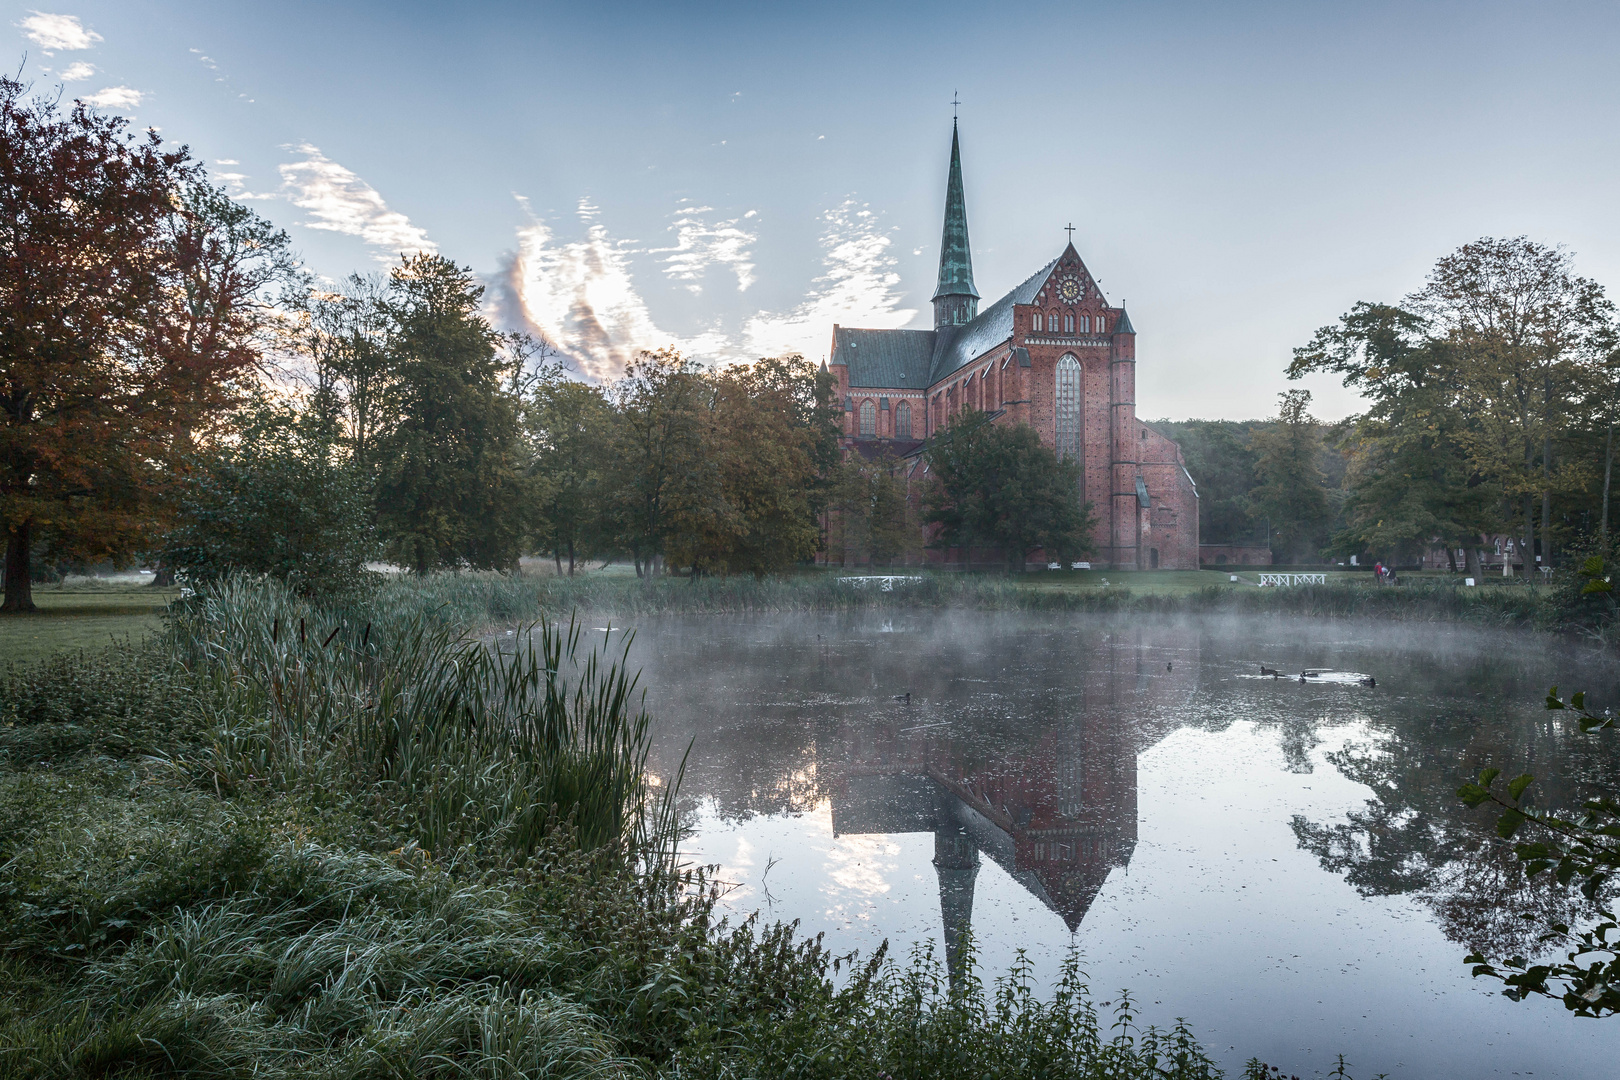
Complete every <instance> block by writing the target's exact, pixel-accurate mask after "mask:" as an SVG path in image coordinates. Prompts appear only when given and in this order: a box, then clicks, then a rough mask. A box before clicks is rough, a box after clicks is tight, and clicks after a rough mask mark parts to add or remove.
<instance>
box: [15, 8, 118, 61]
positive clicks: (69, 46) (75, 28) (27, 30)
mask: <svg viewBox="0 0 1620 1080" xmlns="http://www.w3.org/2000/svg"><path fill="white" fill-rule="evenodd" d="M16 25H17V26H18V27H19V28H20V29H21V30H22V32H23V35H24V36H25V37H27V38H28V40H29V41H32V42H33V43H34V44H35V45H38V46H39V47H40V48H42V49H44V50H45V55H46V56H49V55H51V54H52V53H54V52H56V51H57V50H59V49H61V50H67V51H71V50H73V49H88V48H90V47H91V46H92V45H94V44H95V43H96V42H98V41H100V40H101V35H100V34H98V33H96V32H95V31H94V30H86V29H85V28H84V24H83V23H81V22H80V21H79V17H78V16H77V15H47V14H46V13H45V12H43V11H36V12H34V13H33V14H32V15H30V16H28V18H26V19H24V20H22V21H21V22H19V23H17V24H16Z"/></svg>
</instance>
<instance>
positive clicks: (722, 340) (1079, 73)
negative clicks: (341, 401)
mask: <svg viewBox="0 0 1620 1080" xmlns="http://www.w3.org/2000/svg"><path fill="white" fill-rule="evenodd" d="M41 2H44V3H47V4H48V5H49V6H44V7H34V6H31V5H30V4H26V3H25V4H16V3H12V2H10V0H0V35H6V34H9V35H10V37H9V42H3V43H0V44H9V46H10V49H11V53H12V56H13V61H12V63H13V65H14V66H13V68H12V70H20V71H21V72H22V77H23V78H24V79H25V80H28V81H31V82H32V83H33V84H34V86H35V88H36V89H37V90H40V91H43V92H51V93H54V92H55V90H56V88H57V87H58V86H61V87H62V88H63V92H64V94H65V96H67V97H77V98H82V99H84V100H86V101H89V102H92V103H93V104H96V105H97V106H98V107H101V108H103V109H106V110H109V111H113V112H117V113H119V114H122V115H125V116H128V117H130V118H131V119H132V120H133V121H134V122H135V123H136V124H138V125H139V126H141V127H148V126H150V127H156V128H157V129H158V130H159V131H160V133H161V134H162V135H163V137H164V138H165V139H167V140H170V141H173V142H179V143H184V144H186V145H188V146H189V147H190V148H191V150H192V152H193V153H194V154H195V156H196V157H197V158H198V159H199V160H201V161H204V162H205V163H206V164H207V166H208V169H209V171H210V174H211V175H212V176H213V178H214V180H215V181H216V182H217V183H220V184H222V185H225V186H226V187H227V188H228V189H229V190H230V191H231V192H232V193H233V194H234V195H235V196H236V197H238V198H240V199H242V200H244V201H246V202H247V203H248V204H249V205H251V206H253V207H254V208H255V209H256V210H257V211H258V212H259V213H261V214H263V215H264V216H265V217H267V218H269V219H270V220H272V221H274V222H276V223H277V224H278V225H281V226H282V227H284V228H285V229H286V230H287V231H288V233H289V234H290V235H291V237H292V239H293V243H294V246H295V247H296V249H297V250H298V251H299V252H300V253H301V255H302V257H303V258H304V260H305V262H306V264H307V265H308V266H309V267H310V268H311V269H312V270H313V271H314V272H316V273H317V274H319V275H322V276H324V277H327V278H330V279H333V280H338V279H341V278H343V277H345V276H347V275H348V274H350V273H353V272H357V271H358V272H362V273H380V272H384V271H386V269H387V266H388V265H389V264H390V263H391V262H393V261H395V260H397V258H398V257H399V255H400V253H401V252H402V251H415V250H427V251H436V252H439V253H441V254H443V255H446V256H448V257H451V258H454V259H455V260H456V261H458V262H459V263H462V264H464V265H468V266H471V267H472V268H473V269H474V270H475V271H477V272H478V273H479V274H480V275H482V277H483V278H484V280H485V281H486V282H487V284H488V286H489V289H488V298H489V301H490V305H491V311H492V314H493V316H494V317H495V318H497V319H498V320H499V321H500V322H501V323H502V325H503V326H505V327H507V328H512V329H526V330H529V331H531V332H534V333H538V334H542V335H544V336H545V337H546V338H547V339H549V340H551V341H552V342H553V343H555V344H556V345H557V346H558V347H559V348H561V349H562V350H563V351H564V353H565V354H566V355H567V356H568V357H569V358H570V359H571V360H572V361H573V363H574V365H575V368H576V370H577V371H578V372H579V373H580V374H581V375H582V376H585V377H590V378H596V379H605V378H611V377H612V376H613V375H614V374H615V373H616V372H617V371H618V370H620V368H621V367H622V365H623V363H624V362H625V360H626V359H627V358H629V357H632V356H634V354H635V352H636V351H637V350H639V349H644V348H656V347H659V346H662V345H675V346H677V347H680V348H682V349H684V350H686V351H687V352H688V353H689V354H690V355H692V356H694V357H697V358H698V359H700V360H704V361H712V362H728V361H732V360H737V359H749V358H753V357H757V356H764V355H778V354H781V353H784V352H789V351H796V352H802V353H803V354H804V355H806V356H807V357H810V358H811V359H813V360H817V361H819V360H821V359H823V358H824V357H825V355H826V352H827V348H828V343H829V341H830V338H831V333H832V326H833V324H834V323H841V324H843V325H846V326H868V327H914V328H927V327H929V326H931V325H932V314H931V309H930V305H929V298H930V296H931V295H932V288H933V285H934V279H935V274H936V268H937V265H938V256H939V237H940V227H941V219H942V214H943V202H944V190H945V175H946V166H947V162H948V157H949V148H950V134H951V114H952V105H951V100H952V98H953V97H959V98H960V101H961V105H960V118H961V119H960V123H961V137H962V155H963V172H964V177H965V184H966V191H967V206H968V221H969V229H970V234H971V237H972V242H973V261H974V275H975V280H976V282H977V285H978V289H979V292H980V293H981V294H982V295H983V297H984V301H983V302H984V304H986V305H988V304H989V303H990V302H991V301H992V300H993V299H995V298H996V297H998V296H1000V295H1002V294H1003V293H1005V292H1006V291H1007V290H1009V289H1011V288H1012V287H1013V286H1015V285H1016V284H1018V283H1019V282H1020V281H1022V280H1024V279H1025V278H1027V277H1028V276H1029V275H1030V274H1032V273H1034V272H1035V271H1036V270H1038V269H1039V268H1040V267H1041V266H1043V265H1044V264H1045V263H1046V262H1047V261H1049V260H1050V259H1052V258H1054V257H1055V256H1056V255H1057V254H1058V253H1059V252H1061V250H1062V249H1063V246H1064V244H1065V242H1066V241H1067V233H1066V232H1065V227H1066V226H1068V225H1070V224H1072V225H1073V226H1074V230H1075V231H1074V243H1075V246H1076V248H1077V249H1078V250H1079V252H1080V254H1081V257H1082V258H1083V259H1084V260H1085V262H1086V264H1087V266H1088V267H1089V268H1090V269H1091V271H1092V273H1093V274H1094V275H1095V276H1096V277H1097V278H1098V280H1099V282H1100V284H1101V287H1102V289H1103V291H1104V293H1105V294H1106V295H1107V296H1108V298H1109V299H1110V301H1111V302H1113V303H1116V304H1117V303H1121V302H1125V303H1127V304H1128V306H1129V310H1130V313H1131V321H1132V323H1133V324H1134V326H1135V328H1136V330H1137V402H1138V413H1139V415H1141V416H1143V417H1144V418H1155V417H1168V418H1175V419H1182V418H1189V417H1201V418H1206V419H1248V418H1254V417H1260V416H1266V415H1271V414H1272V413H1274V411H1275V408H1276V395H1277V394H1278V393H1280V392H1282V391H1284V390H1286V389H1289V388H1290V387H1291V386H1293V385H1298V384H1291V383H1289V382H1288V380H1287V378H1286V375H1285V374H1284V371H1285V369H1286V367H1287V364H1288V361H1289V359H1290V355H1291V350H1292V349H1293V348H1295V347H1297V346H1299V345H1302V344H1304V343H1305V342H1306V341H1307V340H1309V338H1310V337H1311V335H1312V333H1313V332H1314V331H1315V329H1316V328H1317V327H1319V326H1322V325H1325V324H1327V323H1331V322H1333V321H1334V320H1335V319H1337V318H1338V316H1339V315H1340V314H1342V313H1343V312H1345V311H1347V310H1348V309H1349V308H1350V306H1351V305H1352V304H1354V303H1356V302H1357V301H1358V300H1381V301H1397V300H1398V299H1399V298H1400V297H1402V296H1403V295H1405V294H1407V293H1409V292H1412V291H1413V290H1415V289H1417V288H1419V287H1421V285H1422V283H1423V279H1424V276H1425V275H1426V273H1427V272H1428V269H1429V268H1430V267H1431V266H1433V264H1434V262H1435V261H1436V260H1437V259H1439V258H1440V257H1442V256H1443V255H1445V254H1446V253H1448V252H1450V251H1452V250H1454V249H1455V248H1457V247H1458V246H1460V245H1462V244H1464V243H1467V242H1468V241H1470V240H1474V239H1478V238H1480V237H1482V236H1518V235H1525V236H1529V237H1530V238H1532V239H1534V240H1538V241H1541V242H1543V243H1548V244H1560V245H1564V246H1566V247H1567V248H1568V249H1569V250H1570V251H1571V252H1573V254H1574V258H1575V265H1576V269H1577V270H1578V271H1579V272H1580V273H1582V274H1584V275H1586V276H1588V277H1592V278H1595V279H1596V280H1597V281H1599V282H1600V283H1602V284H1604V285H1605V286H1606V287H1608V288H1609V289H1610V290H1611V292H1614V293H1617V294H1620V199H1617V197H1616V196H1617V194H1620V184H1617V182H1616V181H1617V178H1620V126H1617V125H1616V123H1615V120H1614V118H1615V116H1616V115H1620V62H1617V61H1616V59H1615V58H1616V57H1617V56H1620V5H1616V4H1614V3H1612V2H1611V3H1559V2H1556V0H1543V2H1542V3H1538V4H1525V3H1522V2H1519V3H1513V4H1507V3H1455V4H1453V3H1415V2H1410V0H1409V2H1405V3H1390V4H1363V3H1349V2H1340V3H1315V2H1306V0H1293V2H1289V3H1269V4H1268V3H1207V2H1206V3H1118V2H1115V3H1109V4H1095V3H1075V2H1070V3H1062V4H1048V3H1042V2H1034V3H1025V4H1021V5H1018V6H1016V7H1014V6H1011V5H996V4H983V3H979V4H972V5H968V4H958V3H951V2H939V3H933V4H929V5H926V6H925V5H920V4H879V3H872V2H870V0H868V2H864V3H848V4H836V3H831V4H816V3H799V4H792V5H788V4H759V3H749V4H741V3H736V4H727V3H703V4H697V3H691V4H681V3H662V4H643V3H615V2H612V0H601V2H594V3H574V4H554V3H544V2H530V3H516V2H500V3H496V2H490V3H475V2H461V3H455V4H449V3H444V2H442V0H441V2H437V3H420V2H414V0H391V2H388V3H380V2H378V3H372V2H343V0H325V2H321V3H313V2H307V0H278V2H277V3H275V4H263V3H255V4H249V3H241V2H235V0H211V2H207V3H204V2H193V0H95V2H79V0H62V2H61V3H60V4H57V3H56V2H55V0H41ZM0 56H3V51H0ZM1303 385H1305V386H1306V387H1307V388H1308V389H1310V390H1311V391H1312V392H1313V394H1314V395H1315V412H1316V414H1317V415H1318V416H1320V417H1322V418H1323V419H1329V420H1333V419H1339V418H1341V417H1343V416H1345V415H1348V414H1350V413H1353V412H1355V411H1357V410H1358V409H1359V407H1360V405H1359V399H1358V398H1357V397H1356V396H1355V395H1354V394H1352V393H1350V392H1348V391H1346V390H1344V389H1343V388H1342V387H1340V386H1339V385H1337V383H1336V382H1334V381H1333V380H1331V379H1328V378H1326V377H1312V378H1309V379H1306V380H1304V382H1303Z"/></svg>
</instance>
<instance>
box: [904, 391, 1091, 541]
mask: <svg viewBox="0 0 1620 1080" xmlns="http://www.w3.org/2000/svg"><path fill="white" fill-rule="evenodd" d="M927 455H928V466H929V471H930V473H931V474H932V476H933V485H932V488H931V490H930V491H929V493H928V495H927V498H926V501H925V515H924V520H925V521H927V522H928V523H930V524H933V525H935V526H937V529H938V531H937V533H936V535H935V538H934V543H935V545H936V546H939V547H962V548H970V547H993V548H999V549H1000V550H1001V553H1002V556H1003V557H1004V558H1005V559H1006V562H1007V569H1008V571H1009V572H1011V571H1016V570H1021V569H1023V565H1024V561H1025V559H1026V558H1027V557H1028V555H1029V554H1030V553H1031V552H1033V551H1035V550H1037V549H1045V551H1046V553H1047V556H1048V557H1055V558H1057V559H1058V560H1060V561H1064V562H1066V561H1068V560H1069V559H1070V558H1072V557H1075V556H1078V555H1082V554H1087V553H1089V552H1090V551H1091V543H1092V541H1091V533H1092V529H1093V527H1094V525H1095V522H1094V520H1093V518H1092V514H1091V507H1090V505H1089V504H1087V505H1084V506H1082V505H1081V503H1080V467H1079V465H1078V464H1076V463H1075V462H1073V461H1071V460H1068V459H1060V458H1059V457H1058V456H1057V454H1056V453H1055V452H1053V450H1052V448H1051V447H1049V446H1046V445H1044V444H1043V443H1042V442H1041V438H1040V435H1039V434H1038V433H1037V432H1036V431H1035V429H1034V428H1032V427H1030V426H1029V425H1028V424H997V423H994V422H993V421H992V420H991V419H990V418H989V417H988V416H986V415H985V414H984V413H982V412H979V411H977V410H975V409H972V408H965V409H963V410H962V411H961V412H960V413H958V414H957V415H956V416H955V417H954V418H953V419H952V421H951V424H950V426H949V427H948V428H946V430H945V431H944V432H943V433H942V434H941V435H940V436H939V437H937V438H936V439H935V440H934V441H933V443H932V444H931V445H930V446H929V448H928V451H927Z"/></svg>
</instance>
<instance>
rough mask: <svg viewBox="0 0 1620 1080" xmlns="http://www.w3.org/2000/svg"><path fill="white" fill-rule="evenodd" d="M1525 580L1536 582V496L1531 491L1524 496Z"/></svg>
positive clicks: (1531, 582)
mask: <svg viewBox="0 0 1620 1080" xmlns="http://www.w3.org/2000/svg"><path fill="white" fill-rule="evenodd" d="M1522 539H1523V542H1524V551H1523V553H1522V554H1523V556H1524V580H1526V581H1528V582H1529V583H1530V584H1532V585H1534V584H1535V583H1536V497H1535V496H1534V495H1531V494H1530V493H1529V492H1526V493H1525V496H1524V536H1523V538H1522Z"/></svg>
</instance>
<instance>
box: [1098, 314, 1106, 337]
mask: <svg viewBox="0 0 1620 1080" xmlns="http://www.w3.org/2000/svg"><path fill="white" fill-rule="evenodd" d="M1097 333H1099V334H1106V333H1108V327H1107V323H1106V321H1105V320H1104V319H1103V317H1102V316H1101V315H1099V316H1097Z"/></svg>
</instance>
